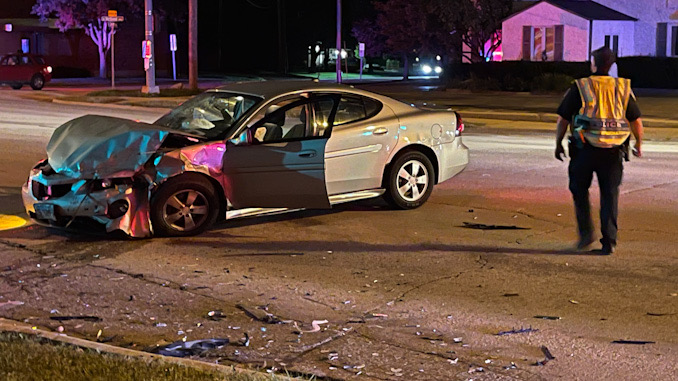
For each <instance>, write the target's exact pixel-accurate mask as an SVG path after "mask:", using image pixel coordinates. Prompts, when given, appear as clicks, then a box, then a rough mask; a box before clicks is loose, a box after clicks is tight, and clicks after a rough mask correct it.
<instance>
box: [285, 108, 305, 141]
mask: <svg viewBox="0 0 678 381" xmlns="http://www.w3.org/2000/svg"><path fill="white" fill-rule="evenodd" d="M299 121H300V122H301V123H299V124H295V125H294V126H292V128H290V130H289V131H287V133H286V134H285V139H298V138H303V137H304V135H306V107H302V108H301V111H300V112H299Z"/></svg>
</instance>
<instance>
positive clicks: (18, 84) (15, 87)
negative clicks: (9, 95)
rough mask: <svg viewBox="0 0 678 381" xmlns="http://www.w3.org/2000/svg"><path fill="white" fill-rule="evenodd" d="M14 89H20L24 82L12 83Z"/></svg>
mask: <svg viewBox="0 0 678 381" xmlns="http://www.w3.org/2000/svg"><path fill="white" fill-rule="evenodd" d="M10 86H11V87H12V88H13V89H14V90H20V89H21V88H22V87H24V85H23V84H22V83H17V84H14V85H10Z"/></svg>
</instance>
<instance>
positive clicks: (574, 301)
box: [569, 299, 579, 304]
mask: <svg viewBox="0 0 678 381" xmlns="http://www.w3.org/2000/svg"><path fill="white" fill-rule="evenodd" d="M569 302H570V303H572V304H579V302H578V301H576V300H574V299H570V300H569Z"/></svg>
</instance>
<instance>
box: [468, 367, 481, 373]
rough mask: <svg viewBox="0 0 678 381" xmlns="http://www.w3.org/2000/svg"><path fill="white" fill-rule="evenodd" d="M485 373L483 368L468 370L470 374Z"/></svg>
mask: <svg viewBox="0 0 678 381" xmlns="http://www.w3.org/2000/svg"><path fill="white" fill-rule="evenodd" d="M484 371H485V369H484V368H483V367H482V366H479V367H471V369H469V370H468V372H469V373H476V372H484Z"/></svg>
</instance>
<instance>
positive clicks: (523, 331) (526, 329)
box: [497, 327, 539, 336]
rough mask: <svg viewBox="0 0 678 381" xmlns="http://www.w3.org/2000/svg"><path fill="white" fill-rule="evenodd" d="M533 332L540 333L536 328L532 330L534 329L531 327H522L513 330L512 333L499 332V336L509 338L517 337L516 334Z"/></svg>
mask: <svg viewBox="0 0 678 381" xmlns="http://www.w3.org/2000/svg"><path fill="white" fill-rule="evenodd" d="M532 332H539V330H538V329H536V328H532V327H529V328H523V327H520V329H515V328H511V330H510V331H499V332H497V336H508V335H516V334H519V333H532Z"/></svg>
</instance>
